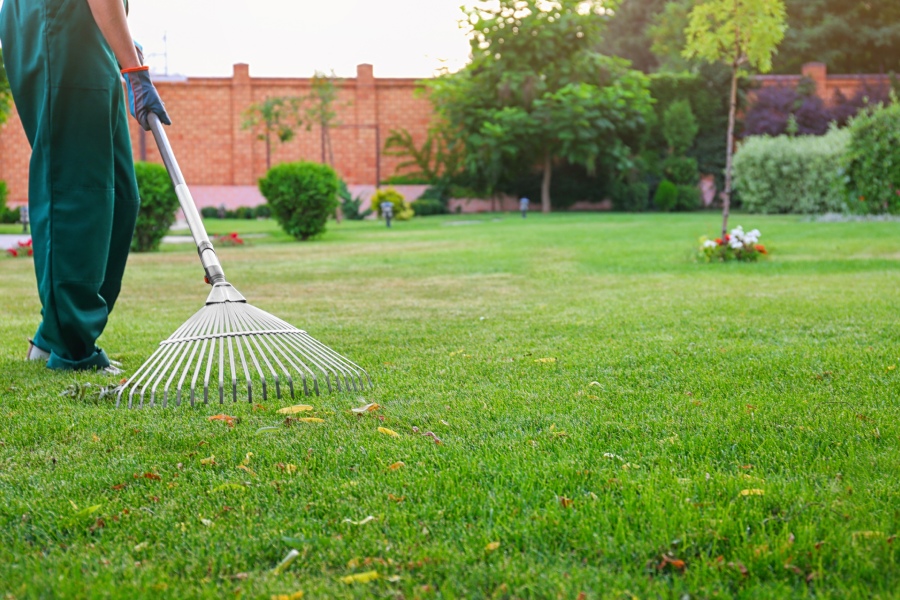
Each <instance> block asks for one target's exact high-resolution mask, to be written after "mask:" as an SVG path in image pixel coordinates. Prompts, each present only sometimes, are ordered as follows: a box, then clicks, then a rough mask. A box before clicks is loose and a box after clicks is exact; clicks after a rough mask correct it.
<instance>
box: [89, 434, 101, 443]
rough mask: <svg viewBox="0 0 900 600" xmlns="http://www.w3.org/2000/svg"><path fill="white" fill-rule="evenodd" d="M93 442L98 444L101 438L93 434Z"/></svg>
mask: <svg viewBox="0 0 900 600" xmlns="http://www.w3.org/2000/svg"><path fill="white" fill-rule="evenodd" d="M91 440H92V441H93V442H94V443H97V442H99V441H100V436H98V435H97V434H96V433H92V434H91Z"/></svg>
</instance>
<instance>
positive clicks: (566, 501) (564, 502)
mask: <svg viewBox="0 0 900 600" xmlns="http://www.w3.org/2000/svg"><path fill="white" fill-rule="evenodd" d="M559 504H560V506H562V507H563V508H570V507H571V506H572V504H573V502H572V499H571V498H566V497H565V496H560V497H559Z"/></svg>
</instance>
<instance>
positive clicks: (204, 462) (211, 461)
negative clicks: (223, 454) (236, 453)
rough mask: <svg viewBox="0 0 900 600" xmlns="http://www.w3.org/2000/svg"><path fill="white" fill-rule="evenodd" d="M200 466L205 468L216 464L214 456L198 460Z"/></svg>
mask: <svg viewBox="0 0 900 600" xmlns="http://www.w3.org/2000/svg"><path fill="white" fill-rule="evenodd" d="M200 464H201V465H205V466H212V465H214V464H216V455H215V454H213V455H212V456H210V457H207V458H201V459H200Z"/></svg>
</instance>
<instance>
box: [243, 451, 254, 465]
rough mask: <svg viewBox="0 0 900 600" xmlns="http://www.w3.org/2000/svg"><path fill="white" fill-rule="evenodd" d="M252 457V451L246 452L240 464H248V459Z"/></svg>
mask: <svg viewBox="0 0 900 600" xmlns="http://www.w3.org/2000/svg"><path fill="white" fill-rule="evenodd" d="M252 458H253V453H252V452H248V453H247V454H245V455H244V460H242V461H241V464H242V465H243V466H247V465H249V464H250V459H252Z"/></svg>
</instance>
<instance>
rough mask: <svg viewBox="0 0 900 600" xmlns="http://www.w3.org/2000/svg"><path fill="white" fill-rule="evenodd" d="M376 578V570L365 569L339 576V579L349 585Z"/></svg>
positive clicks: (369, 581)
mask: <svg viewBox="0 0 900 600" xmlns="http://www.w3.org/2000/svg"><path fill="white" fill-rule="evenodd" d="M376 579H378V571H366V572H365V573H355V574H353V575H347V576H346V577H341V581H343V582H344V583H346V584H347V585H350V584H352V583H371V582H373V581H375V580H376Z"/></svg>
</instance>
